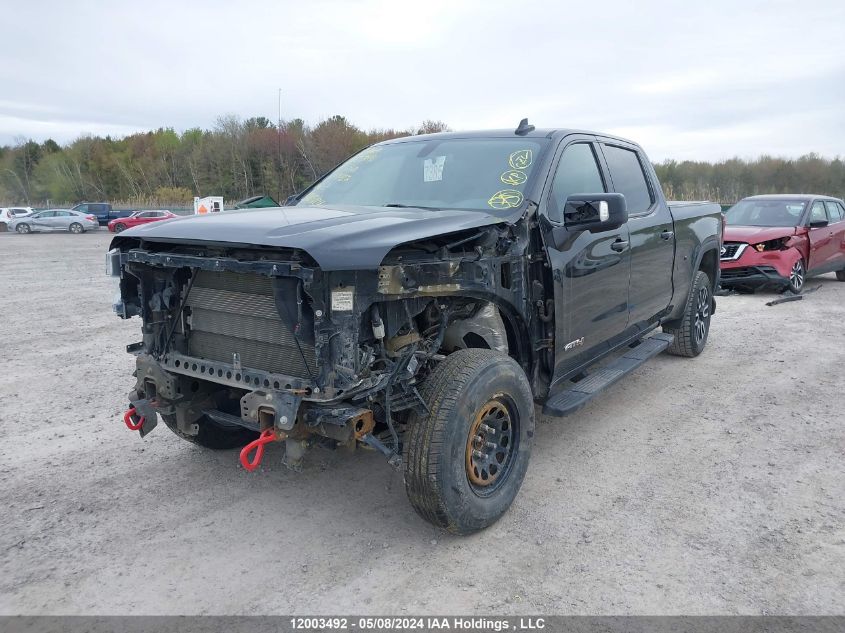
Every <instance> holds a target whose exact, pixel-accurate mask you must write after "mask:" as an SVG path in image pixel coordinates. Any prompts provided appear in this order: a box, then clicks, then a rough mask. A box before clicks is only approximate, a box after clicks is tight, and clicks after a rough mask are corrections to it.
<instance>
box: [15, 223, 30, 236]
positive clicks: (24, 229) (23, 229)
mask: <svg viewBox="0 0 845 633" xmlns="http://www.w3.org/2000/svg"><path fill="white" fill-rule="evenodd" d="M15 230H16V231H17V232H18V233H20V234H21V235H24V234H26V233H29V232H30V231H31V230H32V229H30V228H29V224H18V226H17V228H16V229H15Z"/></svg>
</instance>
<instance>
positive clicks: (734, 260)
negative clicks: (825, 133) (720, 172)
mask: <svg viewBox="0 0 845 633" xmlns="http://www.w3.org/2000/svg"><path fill="white" fill-rule="evenodd" d="M725 219H726V221H727V226H726V227H725V237H724V244H723V246H722V254H721V271H722V287H723V288H735V289H737V290H741V291H742V290H751V289H753V288H759V287H770V288H776V289H780V290H787V289H788V290H791V291H792V292H794V293H799V292H801V289H802V288H803V287H804V281H805V280H806V279H807V277H811V276H813V275H821V274H823V273H829V272H835V273H836V278H837V279H838V280H839V281H845V203H843V202H842V200H839V199H837V198H830V197H828V196H811V195H789V194H783V195H769V196H752V197H750V198H745V199H743V200H740V201H739V202H738V203H737V204H735V205H734V206H733V207H731V208H730V209H728V210H727V211H726V212H725Z"/></svg>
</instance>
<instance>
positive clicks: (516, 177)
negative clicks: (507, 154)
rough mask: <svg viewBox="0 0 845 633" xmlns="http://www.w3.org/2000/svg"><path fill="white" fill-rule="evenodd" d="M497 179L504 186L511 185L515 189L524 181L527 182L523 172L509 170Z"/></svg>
mask: <svg viewBox="0 0 845 633" xmlns="http://www.w3.org/2000/svg"><path fill="white" fill-rule="evenodd" d="M499 179H500V180H501V181H502V182H503V183H505V184H506V185H511V186H512V187H516V186H517V185H521V184H522V183H524V182H525V181H526V180H528V176H526V175H525V172H523V171H517V170H516V169H510V170H508V171H506V172H505V173H504V174H502V175H501V176H500V177H499Z"/></svg>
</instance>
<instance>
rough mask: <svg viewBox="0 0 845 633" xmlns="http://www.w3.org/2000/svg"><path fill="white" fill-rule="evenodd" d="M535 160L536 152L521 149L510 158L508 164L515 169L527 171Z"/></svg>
mask: <svg viewBox="0 0 845 633" xmlns="http://www.w3.org/2000/svg"><path fill="white" fill-rule="evenodd" d="M533 160H534V152H532V151H531V150H530V149H521V150H519V151H518V152H514V153H513V154H511V155H510V157H509V158H508V164H509V165H510V166H511V167H513V168H514V169H527V168H528V167H530V166H531V163H532V162H533Z"/></svg>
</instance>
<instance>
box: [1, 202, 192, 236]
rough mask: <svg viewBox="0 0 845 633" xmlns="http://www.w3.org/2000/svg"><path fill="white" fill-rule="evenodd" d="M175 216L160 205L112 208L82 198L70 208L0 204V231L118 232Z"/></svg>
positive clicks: (105, 204)
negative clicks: (139, 208)
mask: <svg viewBox="0 0 845 633" xmlns="http://www.w3.org/2000/svg"><path fill="white" fill-rule="evenodd" d="M175 217H177V216H176V215H175V214H174V213H171V212H170V211H166V210H164V209H155V210H145V211H115V210H114V209H113V208H112V206H111V205H110V204H107V203H88V202H86V203H83V204H78V205H76V206H74V207H71V208H70V209H45V210H43V211H33V209H32V207H8V208H6V207H4V208H0V231H15V232H17V233H42V232H48V231H68V232H70V233H85V232H86V231H94V230H97V229H99V228H100V226H107V227H108V230H109V231H111V232H112V233H120V232H121V231H124V230H126V229H128V228H131V227H133V226H138V225H140V224H147V223H149V222H157V221H159V220H169V219H171V218H175Z"/></svg>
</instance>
